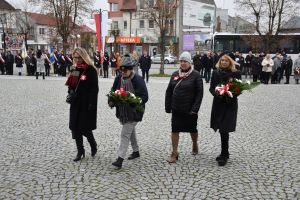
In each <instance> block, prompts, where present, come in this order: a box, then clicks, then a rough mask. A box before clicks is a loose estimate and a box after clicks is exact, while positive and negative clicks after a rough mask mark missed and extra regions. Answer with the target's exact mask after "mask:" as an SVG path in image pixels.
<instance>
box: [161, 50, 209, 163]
mask: <svg viewBox="0 0 300 200" xmlns="http://www.w3.org/2000/svg"><path fill="white" fill-rule="evenodd" d="M179 62H180V68H179V70H177V71H175V72H174V73H173V74H172V76H171V78H170V81H169V84H168V87H167V90H166V96H165V110H166V113H172V123H171V126H172V133H171V141H172V153H171V156H170V158H169V159H168V162H169V163H175V162H176V161H177V160H178V155H179V153H178V143H179V133H180V132H189V133H190V135H191V138H192V143H193V144H192V154H193V155H197V154H198V144H197V141H198V130H197V122H198V112H199V109H200V105H201V102H202V98H203V81H202V78H201V76H200V74H199V73H198V71H195V70H193V67H192V64H191V63H192V59H191V55H190V53H189V52H183V53H182V54H181V55H180V57H179Z"/></svg>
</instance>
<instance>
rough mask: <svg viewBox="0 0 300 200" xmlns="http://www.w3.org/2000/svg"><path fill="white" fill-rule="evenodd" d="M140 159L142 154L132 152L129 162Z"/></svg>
mask: <svg viewBox="0 0 300 200" xmlns="http://www.w3.org/2000/svg"><path fill="white" fill-rule="evenodd" d="M138 157H140V152H139V151H136V152H132V154H131V155H130V156H129V157H128V160H133V159H135V158H138Z"/></svg>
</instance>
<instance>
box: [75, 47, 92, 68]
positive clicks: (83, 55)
mask: <svg viewBox="0 0 300 200" xmlns="http://www.w3.org/2000/svg"><path fill="white" fill-rule="evenodd" d="M75 53H77V54H78V55H79V56H80V57H81V58H82V59H83V60H84V62H85V63H86V64H87V65H91V66H93V67H95V66H94V63H93V62H92V60H91V58H90V56H89V54H88V53H87V52H86V50H85V49H84V48H81V47H77V48H75V49H74V51H73V53H72V56H73V57H74V54H75ZM73 64H74V65H76V63H75V61H74V59H73Z"/></svg>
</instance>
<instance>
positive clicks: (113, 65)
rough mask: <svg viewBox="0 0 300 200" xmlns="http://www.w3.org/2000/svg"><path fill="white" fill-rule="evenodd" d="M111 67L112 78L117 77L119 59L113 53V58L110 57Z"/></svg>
mask: <svg viewBox="0 0 300 200" xmlns="http://www.w3.org/2000/svg"><path fill="white" fill-rule="evenodd" d="M110 67H111V76H112V77H115V76H116V68H117V59H116V54H115V53H112V56H111V57H110Z"/></svg>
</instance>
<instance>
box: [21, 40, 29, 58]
mask: <svg viewBox="0 0 300 200" xmlns="http://www.w3.org/2000/svg"><path fill="white" fill-rule="evenodd" d="M27 56H28V54H27V50H26V46H25V40H23V43H22V57H23V58H26V57H27Z"/></svg>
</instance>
